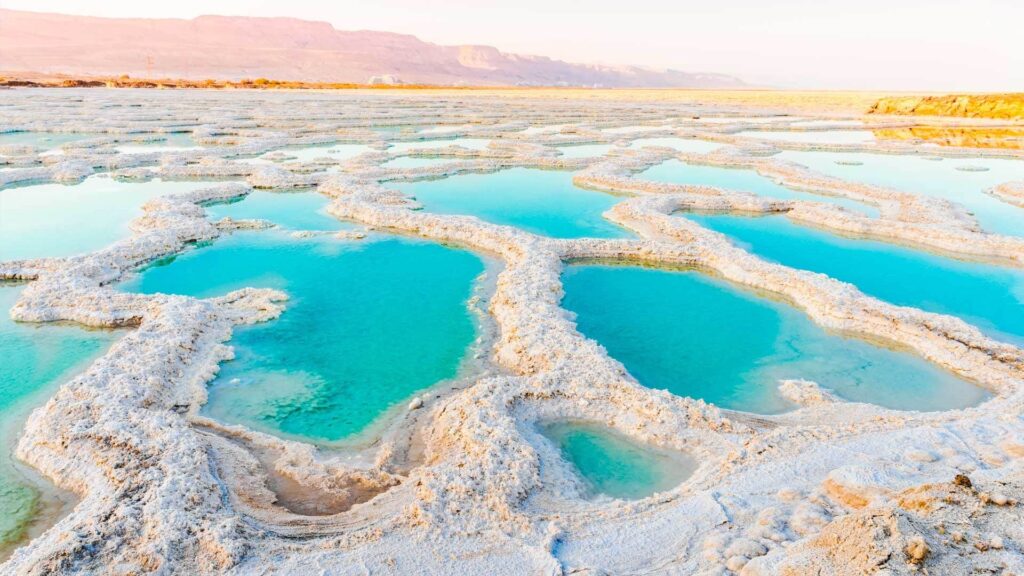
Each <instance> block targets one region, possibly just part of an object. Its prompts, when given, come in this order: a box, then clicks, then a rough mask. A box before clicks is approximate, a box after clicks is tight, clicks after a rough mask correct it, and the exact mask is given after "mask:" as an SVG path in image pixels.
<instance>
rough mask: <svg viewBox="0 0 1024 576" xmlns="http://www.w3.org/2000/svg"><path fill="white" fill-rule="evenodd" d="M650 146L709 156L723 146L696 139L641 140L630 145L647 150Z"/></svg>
mask: <svg viewBox="0 0 1024 576" xmlns="http://www.w3.org/2000/svg"><path fill="white" fill-rule="evenodd" d="M648 146H663V147H666V148H675V149H676V150H678V151H680V152H694V153H697V154H707V153H708V152H712V151H714V150H718V149H719V148H721V147H722V146H723V144H720V143H718V142H709V141H707V140H696V139H694V138H641V139H639V140H634V141H633V143H632V144H630V145H629V147H630V148H646V147H648Z"/></svg>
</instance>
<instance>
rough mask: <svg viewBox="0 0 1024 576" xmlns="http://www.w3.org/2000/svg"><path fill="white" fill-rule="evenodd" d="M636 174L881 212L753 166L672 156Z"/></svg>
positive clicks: (769, 196) (650, 177)
mask: <svg viewBox="0 0 1024 576" xmlns="http://www.w3.org/2000/svg"><path fill="white" fill-rule="evenodd" d="M637 177H638V178H641V179H644V180H654V181H656V182H667V183H670V184H696V185H703V186H717V187H719V188H725V189H728V190H733V191H736V192H749V193H751V194H756V195H758V196H763V197H765V198H777V199H780V200H809V201H811V202H825V203H828V204H836V205H839V206H843V207H844V208H849V209H850V210H854V211H856V212H860V213H861V214H866V215H868V216H873V217H875V216H878V209H877V208H875V207H874V206H868V205H866V204H862V203H860V202H856V201H854V200H848V199H846V198H835V197H832V196H820V195H818V194H811V193H809V192H801V191H799V190H792V189H790V188H786V187H785V186H781V185H779V184H776V183H775V182H774V181H773V180H771V179H769V178H765V177H764V176H761V175H760V174H758V173H757V172H755V171H753V170H744V169H739V168H720V167H717V166H703V165H696V164H686V163H684V162H680V161H678V160H669V161H668V162H664V163H662V164H658V165H657V166H652V167H650V168H648V169H647V170H644V171H643V172H641V173H639V174H637Z"/></svg>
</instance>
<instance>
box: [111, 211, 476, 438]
mask: <svg viewBox="0 0 1024 576" xmlns="http://www.w3.org/2000/svg"><path fill="white" fill-rule="evenodd" d="M483 269H484V263H483V262H482V261H481V260H480V259H479V258H477V257H476V256H474V255H473V254H471V253H469V252H465V251H462V250H456V249H452V248H447V247H444V246H441V245H438V244H433V243H429V242H425V241H420V240H412V239H405V238H398V237H391V236H376V237H372V238H371V239H367V240H364V241H339V240H336V239H333V238H323V237H316V238H309V239H295V238H292V237H291V236H290V235H289V234H285V233H281V232H274V231H268V232H248V233H239V234H235V235H233V236H230V237H226V238H222V239H219V240H218V241H217V242H215V243H213V244H212V245H209V246H205V247H202V248H199V249H196V250H192V251H189V252H186V253H184V254H182V255H180V256H179V257H177V258H175V259H173V260H170V261H166V262H161V263H160V264H158V265H155V266H151V267H150V268H148V269H146V270H144V271H143V272H142V273H141V274H140V275H139V276H138V277H137V278H135V279H134V280H132V281H130V282H128V283H126V284H125V285H124V286H123V289H124V290H131V291H140V292H146V293H153V292H164V293H173V294H188V295H193V296H198V297H209V296H215V295H220V294H224V293H227V292H229V291H231V290H236V289H239V288H243V287H246V286H253V287H261V288H263V287H266V288H277V289H281V290H285V291H286V292H288V293H289V294H290V296H291V300H290V301H289V302H288V303H287V306H288V308H287V310H286V311H285V312H284V314H283V315H282V316H281V317H280V318H279V319H277V320H274V321H272V322H268V323H265V324H259V325H255V326H248V327H240V328H238V329H236V330H235V335H234V337H233V338H232V340H231V342H230V343H231V344H232V345H233V346H234V347H235V352H236V356H237V357H236V359H235V360H233V361H230V362H226V363H224V364H223V365H222V367H221V371H220V374H219V375H218V376H217V378H216V379H215V380H214V381H213V382H212V383H211V384H210V395H209V401H208V403H207V405H206V406H205V407H204V408H203V411H204V412H205V413H206V414H207V415H209V416H212V417H215V418H218V419H220V420H222V421H224V422H228V423H237V424H245V425H246V426H249V427H252V428H254V429H257V430H263V431H267V432H271V433H277V434H284V435H285V436H290V437H295V438H302V439H306V440H312V441H316V442H324V443H330V442H333V441H338V440H343V439H346V438H350V437H352V436H354V435H357V434H359V433H360V432H361V431H363V430H364V429H366V428H367V426H369V425H370V424H371V423H372V422H374V421H375V420H377V419H378V418H379V417H380V416H381V415H382V414H383V413H385V412H386V411H387V410H388V409H390V408H392V407H394V406H397V405H400V404H402V403H404V402H407V401H408V400H409V398H410V397H411V396H412V395H413V394H415V393H416V392H418V391H420V390H422V389H424V388H427V387H429V386H432V385H433V384H435V383H437V382H440V381H443V380H446V379H450V378H453V377H455V376H456V375H457V374H458V372H459V368H460V365H462V363H463V360H464V358H465V357H466V355H467V350H468V348H469V346H470V345H471V343H472V342H473V340H474V338H475V324H474V320H473V318H472V317H471V313H470V311H469V310H468V308H467V304H466V303H467V300H468V299H469V297H470V295H471V292H472V289H473V283H474V279H475V278H476V277H477V276H478V275H479V274H480V273H481V272H482V271H483Z"/></svg>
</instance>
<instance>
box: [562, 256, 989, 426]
mask: <svg viewBox="0 0 1024 576" xmlns="http://www.w3.org/2000/svg"><path fill="white" fill-rule="evenodd" d="M563 282H564V287H565V298H564V300H563V306H565V308H567V309H568V310H570V311H572V312H575V313H576V314H577V323H578V328H579V330H580V332H581V333H583V334H584V335H586V336H588V337H590V338H593V339H595V340H597V342H599V343H600V344H602V345H603V346H604V347H605V348H606V349H607V350H608V352H609V354H610V355H611V356H612V357H613V358H615V359H617V360H618V361H620V362H622V363H623V364H624V365H625V367H626V369H627V370H629V372H630V373H631V374H632V375H633V376H634V377H635V378H636V379H637V380H638V381H639V382H640V383H641V384H643V385H645V386H648V387H650V388H660V389H665V390H668V391H670V392H672V393H674V394H677V395H679V396H690V397H694V398H701V399H704V400H706V401H708V402H711V403H714V404H716V405H719V406H723V407H726V408H734V409H739V410H746V411H750V412H757V413H777V412H781V411H784V410H786V409H787V408H790V407H791V406H790V405H789V404H788V403H787V402H786V401H785V400H784V399H783V398H782V397H781V396H780V395H779V393H778V390H777V386H778V381H779V380H782V379H797V378H802V379H806V380H811V381H814V382H817V383H818V384H820V385H821V386H822V387H824V388H826V389H830V390H832V391H834V392H835V393H836V394H837V395H838V396H840V397H842V398H845V399H848V400H853V401H858V402H870V403H873V404H879V405H882V406H886V407H890V408H901V409H913V410H941V409H946V408H954V407H963V406H967V405H973V404H976V403H978V402H980V401H981V400H983V399H984V398H986V397H987V394H986V393H985V392H984V391H983V390H982V389H981V388H978V387H976V386H974V385H972V384H970V383H967V382H965V381H963V380H960V379H958V378H957V377H955V376H954V375H952V374H950V373H947V372H945V371H943V370H941V369H939V368H937V367H935V366H934V365H932V364H930V363H928V362H926V361H924V360H922V359H920V358H919V357H917V356H914V355H911V354H909V353H906V352H898V351H894V350H890V349H887V348H882V347H878V346H875V345H872V344H869V343H867V342H865V341H863V340H859V339H854V338H847V337H843V336H839V335H836V334H832V333H828V332H826V331H825V330H823V329H821V328H820V327H818V326H817V325H815V324H814V323H812V322H811V321H810V320H808V319H807V317H806V316H805V315H804V314H803V313H802V312H800V311H798V310H796V309H794V308H792V307H791V306H789V305H786V304H783V303H781V302H778V301H774V300H770V299H766V298H761V297H758V296H757V295H755V294H753V293H751V292H747V291H744V290H741V289H739V288H737V287H735V286H733V285H732V284H729V283H726V282H724V281H721V280H717V279H713V278H711V277H708V276H706V275H703V274H700V273H697V272H692V271H667V270H656V269H649V268H639V267H626V266H609V265H591V264H587V265H573V266H569V267H568V268H567V270H566V271H565V273H564V278H563Z"/></svg>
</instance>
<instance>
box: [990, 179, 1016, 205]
mask: <svg viewBox="0 0 1024 576" xmlns="http://www.w3.org/2000/svg"><path fill="white" fill-rule="evenodd" d="M985 192H986V193H988V194H990V195H992V196H995V197H996V198H999V199H1000V200H1002V201H1003V202H1006V203H1007V204H1013V205H1014V206H1020V207H1022V208H1024V180H1021V181H1015V182H1006V183H1004V184H1000V185H999V186H996V187H994V188H989V189H988V190H986V191H985Z"/></svg>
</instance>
